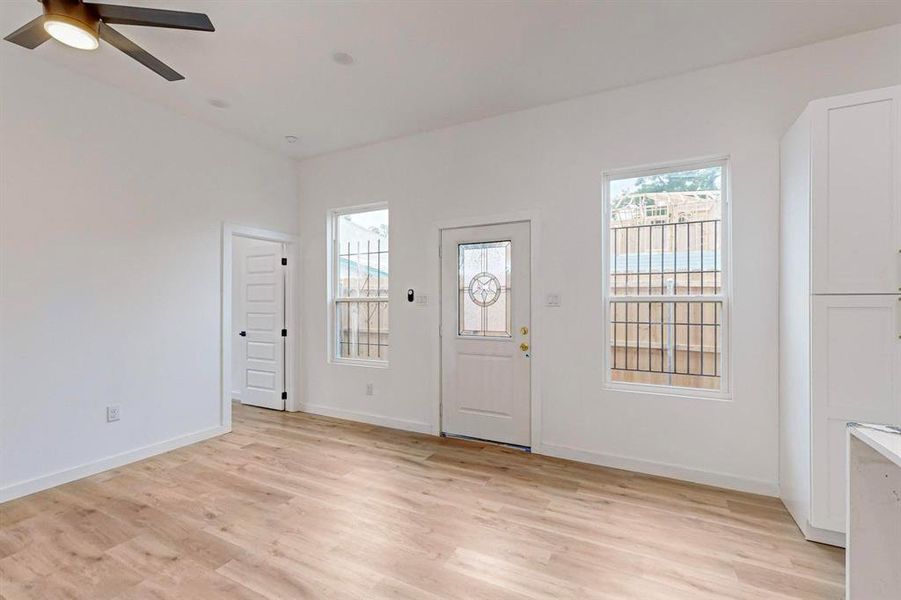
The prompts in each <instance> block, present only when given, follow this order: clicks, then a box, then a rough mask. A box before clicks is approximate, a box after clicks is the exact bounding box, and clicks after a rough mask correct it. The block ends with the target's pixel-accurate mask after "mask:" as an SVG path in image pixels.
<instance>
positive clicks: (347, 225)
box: [332, 208, 390, 362]
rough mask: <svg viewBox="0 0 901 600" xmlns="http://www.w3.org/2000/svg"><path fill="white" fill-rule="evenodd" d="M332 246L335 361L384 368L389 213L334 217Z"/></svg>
mask: <svg viewBox="0 0 901 600" xmlns="http://www.w3.org/2000/svg"><path fill="white" fill-rule="evenodd" d="M332 242H333V251H332V298H333V300H332V305H333V310H332V319H333V326H334V329H333V331H334V344H333V346H334V347H333V351H334V358H335V359H337V360H354V361H367V362H369V361H372V362H387V360H388V347H389V331H390V329H389V326H388V289H389V287H388V279H389V278H388V273H389V268H388V209H387V208H379V209H375V210H374V209H366V210H359V211H353V212H350V211H346V212H344V211H342V212H336V213H334V215H333V219H332Z"/></svg>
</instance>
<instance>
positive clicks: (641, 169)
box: [601, 156, 732, 401]
mask: <svg viewBox="0 0 901 600" xmlns="http://www.w3.org/2000/svg"><path fill="white" fill-rule="evenodd" d="M709 167H720V168H721V169H722V182H721V187H722V190H721V202H722V205H721V225H720V228H721V236H722V237H721V242H720V245H721V248H720V252H721V254H722V259H721V261H722V266H723V268H722V287H721V292H720V293H719V294H715V295H704V296H701V295H698V294H692V295H691V296H679V299H680V300H692V299H704V300H709V301H711V302H717V301H720V302H722V324H721V336H722V340H721V346H720V348H721V349H720V357H721V358H720V360H721V365H720V389H718V390H708V389H701V388H691V387H683V386H675V385H662V384H652V383H632V382H628V381H613V377H612V368H611V367H612V365H611V361H610V302H611V300H613V299H614V298H612V297H611V295H610V182H611V181H613V180H616V179H629V178H632V177H642V176H649V175H659V174H662V173H671V172H674V171H690V170H694V169H704V168H709ZM602 179H603V184H602V191H601V202H602V209H601V212H602V216H601V257H602V260H601V274H602V280H603V281H602V284H601V287H602V302H603V315H604V320H603V325H602V339H603V349H604V351H603V356H602V358H601V362H602V365H603V370H604V382H603V385H602V389H604V390H608V391H616V392H630V393H640V394H653V395H665V396H670V397H683V398H696V399H710V400H723V401H731V399H732V388H731V381H732V377H731V375H732V335H731V330H732V328H731V321H732V319H731V316H732V315H731V312H732V311H731V305H732V252H731V250H732V218H731V215H732V189H731V172H730V164H729V157H728V156H716V157H708V158H699V159H693V160H686V161H677V162H667V163H657V164H653V165H645V166H638V167H629V168H625V169H615V170H610V171H604V173H603V177H602ZM632 298H633V297H632V296H617V297H616V298H615V299H616V300H620V299H625V300H629V299H632ZM649 299H651V300H652V301H654V299H656V297H654V296H642V297H640V300H641V301H647V300H649ZM663 299H664V300H666V297H663Z"/></svg>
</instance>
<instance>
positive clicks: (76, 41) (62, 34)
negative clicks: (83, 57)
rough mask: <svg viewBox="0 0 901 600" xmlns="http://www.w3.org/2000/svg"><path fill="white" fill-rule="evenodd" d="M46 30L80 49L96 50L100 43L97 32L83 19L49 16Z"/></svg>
mask: <svg viewBox="0 0 901 600" xmlns="http://www.w3.org/2000/svg"><path fill="white" fill-rule="evenodd" d="M44 31H46V32H47V33H48V34H50V36H51V37H53V38H54V39H55V40H58V41H60V42H62V43H63V44H65V45H67V46H71V47H72V48H78V49H79V50H96V49H97V47H98V46H99V45H100V39H99V38H98V36H97V32H96V31H93V30H92V29H91V28H90V27H89V26H88V25H85V24H84V23H82V22H81V21H78V20H76V19H71V18H69V17H64V16H62V15H51V16H48V18H47V20H45V21H44Z"/></svg>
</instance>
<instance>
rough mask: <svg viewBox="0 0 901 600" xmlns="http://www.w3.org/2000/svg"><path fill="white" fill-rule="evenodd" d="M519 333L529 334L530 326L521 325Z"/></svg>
mask: <svg viewBox="0 0 901 600" xmlns="http://www.w3.org/2000/svg"><path fill="white" fill-rule="evenodd" d="M519 333H521V334H522V335H529V328H528V327H520V328H519Z"/></svg>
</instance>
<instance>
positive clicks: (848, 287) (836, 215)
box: [811, 86, 901, 294]
mask: <svg viewBox="0 0 901 600" xmlns="http://www.w3.org/2000/svg"><path fill="white" fill-rule="evenodd" d="M899 90H901V86H895V87H891V88H884V89H881V90H874V91H870V92H863V93H860V94H851V95H848V96H841V97H838V98H828V99H825V100H818V101H816V102H814V103H811V227H812V232H811V237H812V239H811V262H812V291H813V293H814V294H890V293H896V292H898V291H899V289H901V253H899V251H901V180H899V178H901V168H899V165H901V128H899V121H901V92H899Z"/></svg>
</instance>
